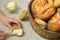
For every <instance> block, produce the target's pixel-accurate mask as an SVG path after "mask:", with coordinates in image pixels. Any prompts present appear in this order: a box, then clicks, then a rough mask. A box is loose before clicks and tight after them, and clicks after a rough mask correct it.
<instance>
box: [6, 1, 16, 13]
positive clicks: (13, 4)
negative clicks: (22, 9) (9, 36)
mask: <svg viewBox="0 0 60 40" xmlns="http://www.w3.org/2000/svg"><path fill="white" fill-rule="evenodd" d="M6 8H7V10H8V11H10V12H14V11H16V9H17V4H16V2H9V3H8V4H7V6H6Z"/></svg>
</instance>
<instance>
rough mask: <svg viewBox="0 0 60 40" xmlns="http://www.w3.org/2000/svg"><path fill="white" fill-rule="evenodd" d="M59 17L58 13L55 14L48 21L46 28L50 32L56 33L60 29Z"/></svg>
mask: <svg viewBox="0 0 60 40" xmlns="http://www.w3.org/2000/svg"><path fill="white" fill-rule="evenodd" d="M59 22H60V17H59V13H56V14H55V15H54V16H53V17H52V18H51V19H50V20H49V21H48V25H47V28H48V30H50V31H58V30H59V29H60V23H59Z"/></svg>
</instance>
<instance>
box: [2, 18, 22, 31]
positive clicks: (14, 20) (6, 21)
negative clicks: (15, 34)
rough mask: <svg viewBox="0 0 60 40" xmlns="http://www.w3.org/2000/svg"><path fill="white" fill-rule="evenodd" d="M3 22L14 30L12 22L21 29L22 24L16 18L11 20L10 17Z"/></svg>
mask: <svg viewBox="0 0 60 40" xmlns="http://www.w3.org/2000/svg"><path fill="white" fill-rule="evenodd" d="M2 21H3V22H4V23H5V24H6V25H7V26H8V27H9V28H10V29H11V30H12V26H11V24H10V23H11V22H13V23H16V24H17V25H18V27H19V28H21V23H19V22H18V21H17V20H16V19H14V18H9V17H4V18H3V19H2Z"/></svg>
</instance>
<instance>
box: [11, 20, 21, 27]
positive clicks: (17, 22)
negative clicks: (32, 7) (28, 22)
mask: <svg viewBox="0 0 60 40" xmlns="http://www.w3.org/2000/svg"><path fill="white" fill-rule="evenodd" d="M11 22H14V23H16V24H17V25H18V27H19V28H21V26H22V25H21V23H20V22H19V21H17V20H16V19H14V20H13V19H12V20H11Z"/></svg>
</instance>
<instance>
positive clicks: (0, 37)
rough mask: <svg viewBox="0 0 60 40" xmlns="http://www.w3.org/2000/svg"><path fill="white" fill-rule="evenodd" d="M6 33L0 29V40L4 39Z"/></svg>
mask: <svg viewBox="0 0 60 40" xmlns="http://www.w3.org/2000/svg"><path fill="white" fill-rule="evenodd" d="M5 37H6V33H4V31H2V30H0V40H5Z"/></svg>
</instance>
